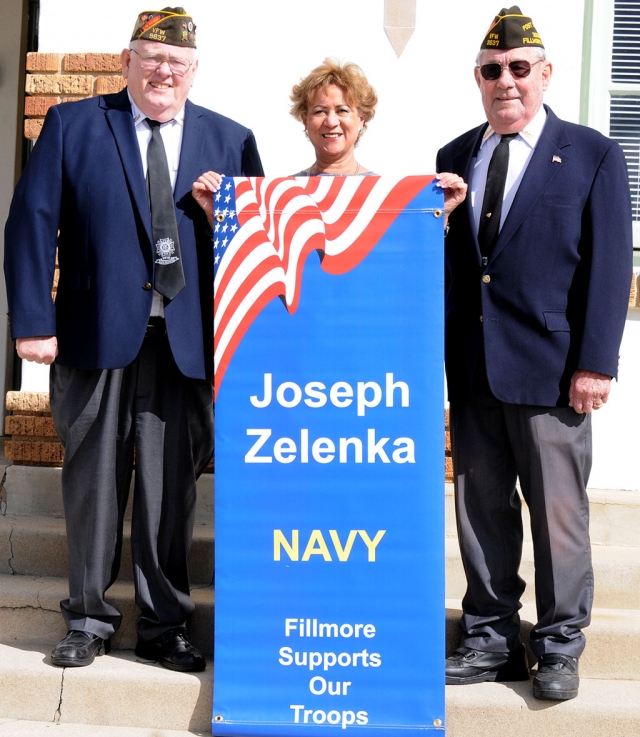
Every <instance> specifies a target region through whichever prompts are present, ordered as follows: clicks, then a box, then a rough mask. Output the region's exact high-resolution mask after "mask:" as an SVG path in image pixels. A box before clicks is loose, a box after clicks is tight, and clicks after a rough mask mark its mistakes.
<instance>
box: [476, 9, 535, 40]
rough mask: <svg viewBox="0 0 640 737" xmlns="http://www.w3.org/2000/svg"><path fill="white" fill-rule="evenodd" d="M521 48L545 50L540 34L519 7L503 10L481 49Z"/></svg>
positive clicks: (487, 34) (495, 19)
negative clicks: (529, 47)
mask: <svg viewBox="0 0 640 737" xmlns="http://www.w3.org/2000/svg"><path fill="white" fill-rule="evenodd" d="M521 46H538V47H539V48H542V49H543V48H544V44H543V43H542V39H541V38H540V34H539V33H538V31H536V28H535V26H534V25H533V21H532V20H531V18H529V16H527V15H522V11H521V10H520V8H519V7H518V6H517V5H513V6H512V7H510V8H502V10H501V11H500V12H499V13H498V15H496V17H495V18H494V20H493V23H492V24H491V27H490V28H489V30H488V31H487V32H486V34H485V37H484V40H483V41H482V43H481V44H480V48H481V49H517V48H519V47H521Z"/></svg>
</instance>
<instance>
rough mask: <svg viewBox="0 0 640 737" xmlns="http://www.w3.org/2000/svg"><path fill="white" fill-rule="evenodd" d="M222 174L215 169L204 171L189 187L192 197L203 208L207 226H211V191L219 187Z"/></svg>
mask: <svg viewBox="0 0 640 737" xmlns="http://www.w3.org/2000/svg"><path fill="white" fill-rule="evenodd" d="M221 181H222V175H220V174H218V173H217V172H215V171H206V172H205V173H204V174H202V175H201V176H199V177H198V178H197V179H196V181H195V182H194V183H193V186H192V187H191V194H192V196H193V199H194V200H195V201H196V202H197V203H198V204H199V205H200V207H201V208H202V209H203V210H204V212H205V214H206V216H207V220H208V221H209V227H210V228H212V227H213V193H214V192H217V191H218V190H219V189H220V182H221Z"/></svg>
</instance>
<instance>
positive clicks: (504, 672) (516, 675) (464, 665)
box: [445, 645, 529, 686]
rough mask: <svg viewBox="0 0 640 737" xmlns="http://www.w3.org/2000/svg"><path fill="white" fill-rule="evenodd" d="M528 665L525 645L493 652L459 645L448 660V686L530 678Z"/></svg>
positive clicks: (446, 669) (446, 674)
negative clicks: (503, 651)
mask: <svg viewBox="0 0 640 737" xmlns="http://www.w3.org/2000/svg"><path fill="white" fill-rule="evenodd" d="M527 680H529V666H528V664H527V652H526V650H525V648H524V645H519V646H518V647H517V648H516V649H515V650H512V651H511V652H508V653H490V652H486V651H484V650H473V649H472V648H470V647H459V648H458V649H457V650H456V651H455V652H454V653H453V654H452V655H450V656H449V657H448V658H447V659H446V661H445V682H446V684H447V685H448V686H456V685H457V686H466V685H468V684H470V683H484V681H527Z"/></svg>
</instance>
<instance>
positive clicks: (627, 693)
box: [446, 678, 640, 737]
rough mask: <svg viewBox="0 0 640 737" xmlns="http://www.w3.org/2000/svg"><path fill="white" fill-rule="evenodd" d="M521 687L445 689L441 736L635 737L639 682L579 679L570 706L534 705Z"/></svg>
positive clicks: (639, 729)
mask: <svg viewBox="0 0 640 737" xmlns="http://www.w3.org/2000/svg"><path fill="white" fill-rule="evenodd" d="M531 683H532V682H531V679H530V680H529V681H528V682H526V681H525V682H521V683H479V684H476V685H472V686H446V728H447V737H498V736H499V737H531V736H532V735H545V736H546V735H548V737H638V735H640V682H639V681H608V680H597V679H588V678H581V680H580V692H579V693H578V697H577V698H575V699H572V700H571V701H539V700H538V699H534V698H533V695H532V687H531Z"/></svg>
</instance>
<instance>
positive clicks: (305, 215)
mask: <svg viewBox="0 0 640 737" xmlns="http://www.w3.org/2000/svg"><path fill="white" fill-rule="evenodd" d="M432 179H433V177H403V178H402V179H394V178H387V177H355V176H354V177H309V178H306V177H300V178H295V177H285V178H279V179H265V178H255V177H252V178H247V177H236V178H233V179H232V178H225V179H223V181H222V186H221V188H220V190H219V191H218V192H217V193H216V194H215V195H214V198H215V222H214V236H213V246H214V366H215V392H216V395H217V392H218V390H219V388H220V385H221V383H222V379H223V377H224V373H225V371H226V369H227V367H228V365H229V363H230V361H231V358H232V356H233V353H234V351H235V349H236V348H237V346H238V344H239V343H240V341H241V340H242V338H243V336H244V334H245V333H246V332H247V330H248V329H249V327H250V326H251V324H252V322H253V321H254V319H255V318H256V316H257V315H258V314H259V313H260V311H261V310H262V309H263V308H264V306H265V305H266V304H267V303H268V302H270V301H271V300H272V299H274V298H275V297H279V298H280V299H281V300H282V302H283V303H284V306H285V308H286V309H287V310H288V311H289V313H291V314H292V313H294V312H295V311H296V309H297V306H298V303H299V301H300V285H301V281H302V271H303V269H304V264H305V261H306V258H307V256H308V255H309V254H310V253H311V251H316V252H317V253H318V255H319V257H320V259H321V263H322V269H323V270H324V271H326V272H327V273H328V274H344V273H346V272H347V271H350V270H351V269H353V268H355V267H356V266H357V265H358V264H359V263H360V262H361V261H362V260H363V259H364V258H365V257H366V256H367V254H368V253H369V252H370V251H371V250H372V249H373V248H374V247H375V245H376V244H377V243H378V241H379V240H380V239H381V238H382V236H383V235H384V234H385V232H386V231H387V230H388V228H389V226H390V225H391V224H392V223H393V221H394V220H395V219H396V218H397V217H398V215H399V214H400V213H401V212H402V211H403V210H404V209H405V208H406V207H407V205H408V204H409V203H410V202H411V201H412V200H413V199H414V198H415V197H416V195H417V194H418V193H419V192H420V191H421V190H423V189H424V187H425V186H426V185H427V184H428V183H429V182H430V181H431V180H432Z"/></svg>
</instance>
